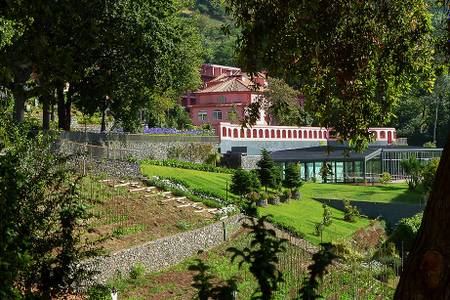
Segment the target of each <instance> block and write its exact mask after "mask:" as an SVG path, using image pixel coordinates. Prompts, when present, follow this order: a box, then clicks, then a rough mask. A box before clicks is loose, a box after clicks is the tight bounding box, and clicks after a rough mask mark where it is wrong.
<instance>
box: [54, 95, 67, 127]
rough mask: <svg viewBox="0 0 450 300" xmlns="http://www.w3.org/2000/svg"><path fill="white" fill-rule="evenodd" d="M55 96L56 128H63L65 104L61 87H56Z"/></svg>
mask: <svg viewBox="0 0 450 300" xmlns="http://www.w3.org/2000/svg"><path fill="white" fill-rule="evenodd" d="M56 97H57V100H58V128H60V129H64V120H65V119H66V113H65V109H64V106H65V105H66V103H65V101H64V89H63V87H58V88H57V89H56Z"/></svg>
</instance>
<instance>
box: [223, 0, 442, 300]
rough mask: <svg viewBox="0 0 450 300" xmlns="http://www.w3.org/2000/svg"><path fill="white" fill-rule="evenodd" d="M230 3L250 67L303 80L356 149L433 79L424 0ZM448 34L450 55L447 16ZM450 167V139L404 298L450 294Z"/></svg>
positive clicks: (404, 279)
mask: <svg viewBox="0 0 450 300" xmlns="http://www.w3.org/2000/svg"><path fill="white" fill-rule="evenodd" d="M229 2H230V3H231V4H232V6H233V9H234V15H235V16H236V17H237V19H238V24H239V25H240V26H241V27H242V28H243V36H242V37H241V42H240V50H241V61H242V62H243V64H244V66H245V67H247V69H248V70H255V71H256V70H260V69H263V68H265V69H267V70H268V71H269V74H271V75H272V76H279V77H280V78H287V79H288V82H289V81H298V82H302V83H303V88H302V90H304V91H305V95H306V97H307V102H309V105H310V107H311V109H312V110H313V111H315V112H316V115H315V116H316V117H317V119H318V120H319V121H320V123H321V125H323V126H327V127H328V126H329V127H334V128H336V130H337V132H338V133H339V134H340V135H341V136H342V137H343V138H348V139H351V140H352V142H353V143H356V144H361V145H362V146H364V144H365V142H364V141H366V140H367V135H368V130H367V129H368V127H369V126H371V125H375V124H376V125H377V126H379V125H382V124H384V123H385V122H386V121H387V120H388V119H389V116H390V113H391V111H392V104H393V103H395V100H396V98H398V95H400V94H402V93H405V92H406V91H408V90H409V88H410V86H411V83H414V82H415V81H417V79H420V77H422V76H423V74H424V73H425V74H426V73H432V72H431V69H430V68H431V64H430V62H431V60H432V59H433V49H432V47H431V46H432V45H431V44H432V43H431V30H432V26H431V22H430V20H431V18H430V16H431V15H430V12H429V11H428V6H427V3H426V1H424V0H406V1H404V0H386V1H375V0H369V1H358V0H354V1H343V0H342V1H332V2H329V1H287V2H286V1H281V0H275V1H274V0H263V1H257V2H256V1H251V0H247V1H242V0H240V1H238V0H229ZM445 2H446V4H448V1H445ZM447 28H448V37H447V38H446V39H445V43H444V41H443V42H442V45H445V47H447V49H450V47H449V43H448V40H449V38H450V19H448V18H447ZM447 57H448V56H447ZM427 81H428V80H427ZM430 86H431V84H428V87H430ZM449 138H450V137H449ZM448 170H450V145H449V144H448V140H447V144H446V146H445V148H444V152H443V154H442V158H441V162H440V164H439V168H438V173H437V175H436V180H435V182H434V185H433V189H432V192H431V194H430V198H429V200H428V202H427V206H426V209H425V212H424V217H423V222H422V225H421V228H420V229H419V233H418V236H417V238H416V240H415V242H414V245H413V250H412V251H411V252H410V255H409V257H408V260H407V262H406V265H405V268H404V271H403V273H402V276H401V278H400V282H399V284H398V287H397V291H396V295H395V299H408V300H410V299H449V298H450V268H449V267H448V262H449V261H450V247H449V245H450V236H449V235H448V234H447V232H446V231H445V230H442V229H443V228H449V227H450V218H449V213H450V172H448Z"/></svg>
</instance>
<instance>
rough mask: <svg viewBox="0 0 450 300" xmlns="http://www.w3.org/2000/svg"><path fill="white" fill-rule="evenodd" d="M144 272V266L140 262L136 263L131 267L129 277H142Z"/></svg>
mask: <svg viewBox="0 0 450 300" xmlns="http://www.w3.org/2000/svg"><path fill="white" fill-rule="evenodd" d="M144 274H145V267H144V265H143V264H141V263H137V264H135V265H134V266H133V268H132V269H131V271H130V279H133V280H137V279H141V278H142V277H144Z"/></svg>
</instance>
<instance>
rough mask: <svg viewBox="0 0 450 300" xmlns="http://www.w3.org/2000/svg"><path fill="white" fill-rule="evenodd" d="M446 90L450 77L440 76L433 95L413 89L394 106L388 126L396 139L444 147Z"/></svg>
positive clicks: (449, 120)
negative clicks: (400, 138)
mask: <svg viewBox="0 0 450 300" xmlns="http://www.w3.org/2000/svg"><path fill="white" fill-rule="evenodd" d="M440 9H441V8H439V10H440ZM436 15H440V14H439V13H437V14H435V15H434V16H436ZM442 15H443V14H442ZM445 22H446V20H445ZM444 26H445V28H446V27H447V25H444ZM446 36H447V33H445V36H443V37H442V39H443V40H444V39H445V40H447V37H446ZM438 64H439V63H438ZM449 87H450V75H448V74H442V75H440V76H438V77H437V78H436V81H435V84H434V87H433V90H432V91H426V90H424V89H423V88H421V87H416V88H415V89H414V90H413V91H411V93H406V94H405V95H404V96H403V97H402V98H401V101H399V102H398V104H397V105H396V107H395V109H394V113H395V118H393V120H392V122H391V124H390V125H391V126H393V127H396V128H397V135H398V136H403V137H407V138H408V144H409V145H416V146H422V145H423V146H424V147H431V148H435V147H436V146H438V147H443V146H444V145H445V142H446V141H447V137H448V135H449V133H450V126H449V124H450V92H449V91H450V88H449ZM435 139H436V140H435Z"/></svg>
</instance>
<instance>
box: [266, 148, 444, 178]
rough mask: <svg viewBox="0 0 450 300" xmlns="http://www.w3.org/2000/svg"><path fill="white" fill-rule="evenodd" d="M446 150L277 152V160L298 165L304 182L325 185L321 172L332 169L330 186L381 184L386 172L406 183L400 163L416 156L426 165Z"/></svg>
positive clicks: (329, 149) (320, 149) (310, 150)
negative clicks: (381, 178)
mask: <svg viewBox="0 0 450 300" xmlns="http://www.w3.org/2000/svg"><path fill="white" fill-rule="evenodd" d="M441 154H442V149H436V148H421V147H406V146H401V147H400V146H397V147H395V146H387V147H369V148H368V149H366V150H365V151H364V152H361V153H357V152H354V151H353V150H350V149H349V148H346V147H342V146H341V147H328V146H322V147H311V148H303V149H293V150H282V151H274V152H272V153H271V155H272V158H273V160H274V161H275V162H276V163H278V164H282V165H285V164H286V163H290V162H295V163H298V164H299V165H300V177H301V178H302V179H303V180H306V181H308V180H315V181H317V182H322V176H321V168H322V166H323V165H324V164H327V165H328V169H329V170H330V171H331V172H329V174H330V175H329V176H327V181H328V182H362V181H372V180H377V179H378V178H379V177H380V175H381V174H382V173H383V172H388V173H390V174H391V176H392V178H393V179H394V180H395V179H403V178H404V177H405V174H404V171H403V169H402V168H401V166H400V162H401V161H402V160H404V159H408V158H409V157H411V156H415V157H416V158H417V159H418V160H419V161H421V162H422V163H426V162H427V161H428V160H430V159H432V158H435V157H440V156H441Z"/></svg>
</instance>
